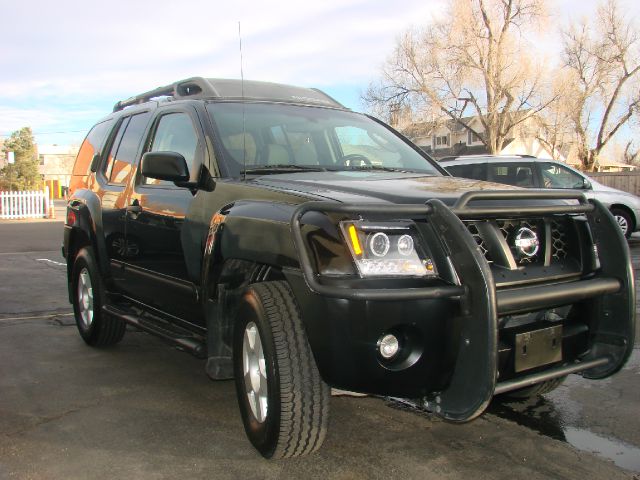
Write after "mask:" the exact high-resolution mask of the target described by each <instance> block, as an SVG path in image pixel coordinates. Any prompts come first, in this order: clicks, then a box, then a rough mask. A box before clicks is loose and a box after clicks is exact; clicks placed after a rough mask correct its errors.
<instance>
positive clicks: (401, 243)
mask: <svg viewBox="0 0 640 480" xmlns="http://www.w3.org/2000/svg"><path fill="white" fill-rule="evenodd" d="M413 251H414V250H413V237H411V235H406V234H405V235H402V236H401V237H400V238H399V239H398V253H399V254H400V255H404V256H405V257H406V256H408V255H411V254H412V253H413Z"/></svg>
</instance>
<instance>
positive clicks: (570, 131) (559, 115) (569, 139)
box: [534, 69, 576, 160]
mask: <svg viewBox="0 0 640 480" xmlns="http://www.w3.org/2000/svg"><path fill="white" fill-rule="evenodd" d="M552 77H553V79H552V80H551V82H550V84H549V86H548V87H547V89H546V90H545V94H544V95H545V96H546V98H547V99H548V101H547V102H546V104H547V105H546V108H544V110H542V111H541V112H539V115H536V117H535V122H534V123H535V124H536V125H537V126H538V131H537V132H535V137H536V139H537V140H538V141H539V142H540V143H541V144H542V145H544V146H545V147H546V148H547V150H548V151H549V153H550V154H551V156H552V158H553V159H554V160H564V159H566V157H567V156H568V154H569V153H570V152H571V151H572V150H573V149H574V148H575V143H576V135H575V129H574V128H573V125H572V116H573V112H572V110H571V104H572V103H573V102H572V101H567V99H573V97H574V87H573V81H572V78H573V77H572V75H571V74H570V73H569V72H567V71H563V70H562V69H558V70H557V71H554V72H553V75H552Z"/></svg>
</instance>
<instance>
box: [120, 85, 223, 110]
mask: <svg viewBox="0 0 640 480" xmlns="http://www.w3.org/2000/svg"><path fill="white" fill-rule="evenodd" d="M195 96H197V97H217V96H219V95H218V92H217V91H216V89H215V88H213V85H212V84H211V82H209V81H208V80H207V79H205V78H202V77H192V78H187V79H186V80H180V81H179V82H175V83H172V84H171V85H165V86H164V87H158V88H155V89H153V90H149V91H148V92H145V93H141V94H140V95H135V96H133V97H130V98H127V99H126V100H120V101H119V102H118V103H116V104H115V105H114V107H113V111H114V112H117V111H120V110H122V109H124V108H125V107H130V106H132V105H139V104H141V103H145V102H148V101H149V100H151V99H153V98H158V97H174V98H177V97H192V98H193V97H195Z"/></svg>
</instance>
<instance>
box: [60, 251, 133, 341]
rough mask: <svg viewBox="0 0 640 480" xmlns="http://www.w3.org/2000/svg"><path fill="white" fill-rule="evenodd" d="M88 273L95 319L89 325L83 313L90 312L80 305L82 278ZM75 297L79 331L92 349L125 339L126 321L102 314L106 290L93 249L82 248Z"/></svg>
mask: <svg viewBox="0 0 640 480" xmlns="http://www.w3.org/2000/svg"><path fill="white" fill-rule="evenodd" d="M87 274H88V277H89V279H90V286H91V290H92V293H93V295H92V306H91V309H92V311H93V316H92V317H93V318H92V320H91V322H90V323H89V324H88V325H87V322H86V321H84V320H83V316H82V312H83V311H86V310H83V309H82V308H81V306H80V302H81V299H80V295H79V291H78V286H79V283H80V282H81V275H87ZM85 278H86V277H85ZM85 281H86V280H85ZM71 298H72V299H73V313H74V316H75V320H76V325H77V327H78V332H80V336H81V337H82V339H83V340H84V341H85V342H86V343H87V344H88V345H91V346H92V347H107V346H109V345H114V344H116V343H118V342H119V341H120V340H122V337H123V336H124V332H125V329H126V324H125V323H124V322H123V321H122V320H119V319H117V318H114V317H111V316H109V315H105V314H104V312H103V311H102V306H103V305H104V302H105V293H104V287H103V283H102V278H101V277H100V273H99V270H98V266H97V264H96V261H95V257H94V255H93V250H92V249H91V247H84V248H82V249H81V250H80V251H79V252H78V254H77V255H76V257H75V260H74V262H73V268H72V271H71Z"/></svg>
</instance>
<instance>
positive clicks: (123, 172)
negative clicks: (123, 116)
mask: <svg viewBox="0 0 640 480" xmlns="http://www.w3.org/2000/svg"><path fill="white" fill-rule="evenodd" d="M150 116H151V112H145V113H140V114H138V115H133V116H132V117H130V118H129V119H128V121H127V120H125V121H124V122H123V123H122V125H121V126H120V131H119V132H118V135H117V137H116V140H115V142H114V143H113V147H112V148H111V154H110V155H109V162H108V164H107V169H106V170H105V175H106V176H107V178H108V179H109V183H115V184H124V183H125V181H126V179H127V178H128V177H129V174H130V173H131V169H132V165H133V163H135V160H136V154H137V153H138V147H139V146H140V141H141V140H142V135H143V134H144V131H145V130H146V128H147V123H148V121H149V117H150ZM123 131H124V133H122V132H123ZM114 152H115V154H114Z"/></svg>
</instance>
